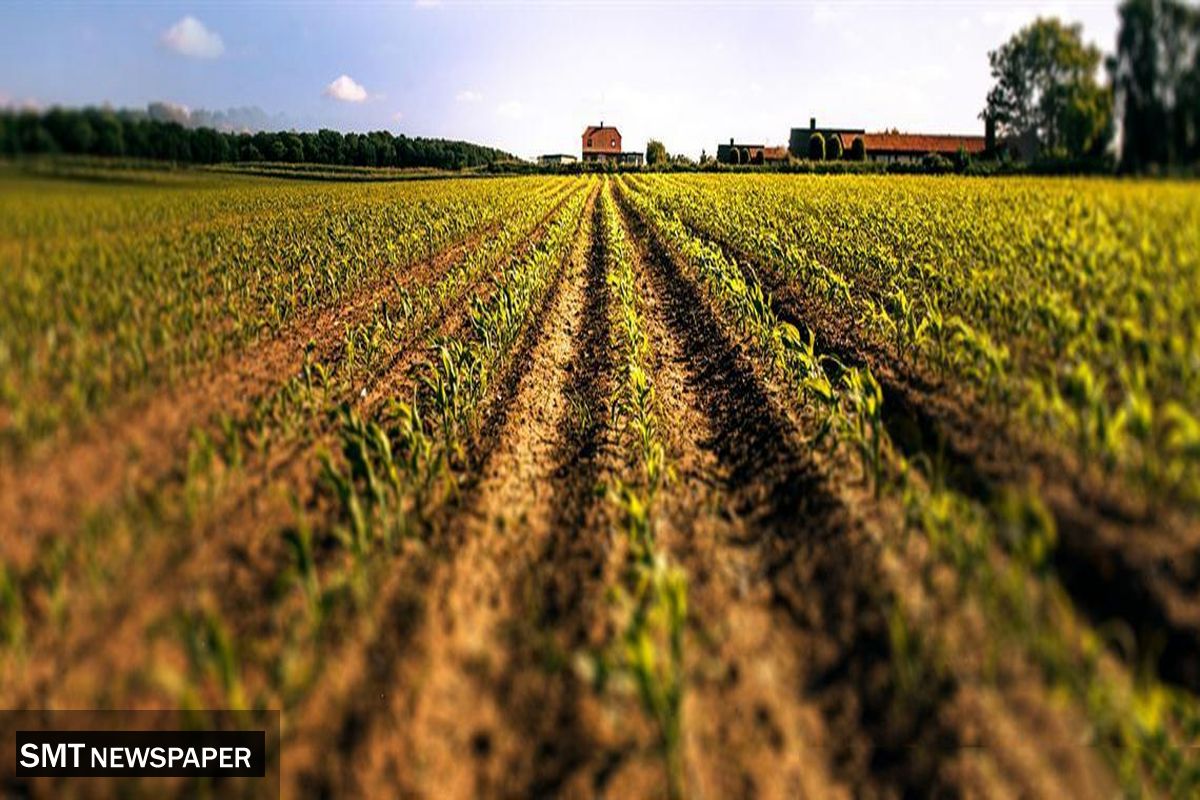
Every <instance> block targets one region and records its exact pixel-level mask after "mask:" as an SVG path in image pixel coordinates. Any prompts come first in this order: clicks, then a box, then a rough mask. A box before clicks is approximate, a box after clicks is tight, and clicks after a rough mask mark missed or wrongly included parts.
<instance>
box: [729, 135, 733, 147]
mask: <svg viewBox="0 0 1200 800" xmlns="http://www.w3.org/2000/svg"><path fill="white" fill-rule="evenodd" d="M729 146H730V147H733V137H732V136H730V137H729Z"/></svg>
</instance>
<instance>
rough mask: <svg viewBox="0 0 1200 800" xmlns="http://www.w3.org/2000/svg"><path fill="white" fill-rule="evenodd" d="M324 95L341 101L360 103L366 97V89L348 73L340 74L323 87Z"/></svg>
mask: <svg viewBox="0 0 1200 800" xmlns="http://www.w3.org/2000/svg"><path fill="white" fill-rule="evenodd" d="M325 96H326V97H332V98H333V99H334V100H340V101H341V102H343V103H361V102H362V101H364V100H366V99H367V90H366V89H364V88H363V85H362V84H361V83H356V82H355V80H354V79H353V78H351V77H350V76H349V75H342V76H340V77H338V79H337V80H335V81H334V82H333V83H331V84H329V85H328V86H326V87H325Z"/></svg>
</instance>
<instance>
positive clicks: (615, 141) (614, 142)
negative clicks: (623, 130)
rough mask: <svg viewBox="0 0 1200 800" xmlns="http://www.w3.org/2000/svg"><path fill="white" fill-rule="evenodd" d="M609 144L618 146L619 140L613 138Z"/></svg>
mask: <svg viewBox="0 0 1200 800" xmlns="http://www.w3.org/2000/svg"><path fill="white" fill-rule="evenodd" d="M608 146H609V147H616V146H617V140H616V139H613V140H611V141H610V142H609V143H608Z"/></svg>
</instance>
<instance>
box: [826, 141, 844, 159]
mask: <svg viewBox="0 0 1200 800" xmlns="http://www.w3.org/2000/svg"><path fill="white" fill-rule="evenodd" d="M844 154H845V151H844V150H843V149H842V137H840V136H830V137H829V142H828V144H827V146H826V148H825V159H826V160H827V161H841V160H842V156H843V155H844Z"/></svg>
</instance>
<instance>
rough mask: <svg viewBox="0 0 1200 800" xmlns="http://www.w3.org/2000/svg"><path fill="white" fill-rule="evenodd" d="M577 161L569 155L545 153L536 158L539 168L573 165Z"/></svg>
mask: <svg viewBox="0 0 1200 800" xmlns="http://www.w3.org/2000/svg"><path fill="white" fill-rule="evenodd" d="M578 161H579V159H578V158H576V157H575V156H573V155H571V154H570V153H547V154H546V155H541V156H538V166H539V167H559V166H562V165H564V164H575V163H577V162H578Z"/></svg>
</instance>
